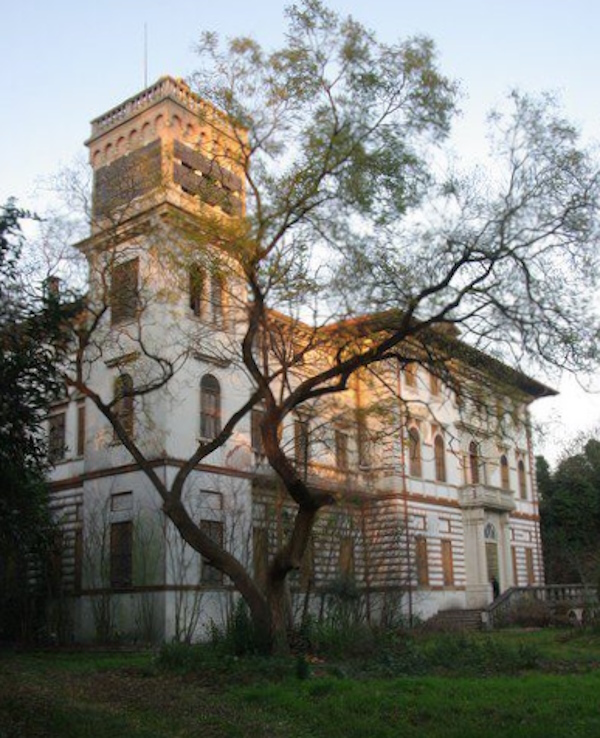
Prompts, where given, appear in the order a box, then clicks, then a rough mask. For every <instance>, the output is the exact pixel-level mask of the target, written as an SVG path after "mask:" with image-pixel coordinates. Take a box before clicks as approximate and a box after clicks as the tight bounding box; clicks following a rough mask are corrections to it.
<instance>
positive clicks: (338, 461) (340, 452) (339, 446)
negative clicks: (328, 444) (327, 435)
mask: <svg viewBox="0 0 600 738" xmlns="http://www.w3.org/2000/svg"><path fill="white" fill-rule="evenodd" d="M335 465H336V467H337V468H338V469H341V470H342V471H343V470H346V469H347V468H348V435H347V434H346V433H344V431H341V430H338V429H337V428H336V430H335Z"/></svg>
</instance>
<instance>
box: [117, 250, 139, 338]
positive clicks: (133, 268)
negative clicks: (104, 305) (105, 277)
mask: <svg viewBox="0 0 600 738" xmlns="http://www.w3.org/2000/svg"><path fill="white" fill-rule="evenodd" d="M138 273H139V259H137V258H136V259H130V260H129V261H124V262H122V263H121V264H116V265H115V266H114V267H113V268H112V274H111V281H110V308H111V322H112V324H113V325H115V324H117V323H123V322H125V321H127V320H133V319H134V318H135V317H136V315H137V309H138Z"/></svg>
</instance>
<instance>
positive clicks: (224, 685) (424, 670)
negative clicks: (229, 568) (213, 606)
mask: <svg viewBox="0 0 600 738" xmlns="http://www.w3.org/2000/svg"><path fill="white" fill-rule="evenodd" d="M395 647H396V649H397V652H396V655H395V657H394V658H395V659H396V661H394V659H392V660H391V663H392V667H393V668H391V669H390V672H391V673H392V674H393V672H394V669H398V668H401V667H402V668H403V667H406V665H407V664H408V666H409V667H410V668H412V666H411V664H412V665H413V666H414V664H415V663H416V664H417V667H418V668H417V669H416V671H414V672H413V673H412V675H410V676H396V675H394V676H390V677H389V678H381V676H380V672H381V663H382V662H381V659H382V656H381V653H379V652H377V650H375V652H374V656H373V659H372V662H373V663H371V664H370V665H369V662H368V660H367V659H365V658H364V657H361V658H358V659H356V658H353V659H350V660H347V661H343V660H339V659H336V660H335V661H329V660H327V659H326V660H325V661H324V662H321V661H319V662H317V663H310V664H309V667H308V669H302V670H299V669H298V659H296V658H293V657H290V658H288V659H276V660H270V659H264V658H258V657H254V658H241V659H237V658H234V657H231V656H230V657H227V656H225V655H223V654H219V655H218V656H217V657H215V653H214V651H211V650H210V649H206V648H205V649H202V648H199V649H192V650H191V651H189V650H186V649H173V650H171V651H168V650H167V651H168V652H169V653H170V659H171V661H170V662H169V659H166V660H165V658H164V656H163V658H162V659H161V660H160V661H159V660H157V658H156V656H155V655H153V654H152V653H150V652H148V653H118V654H114V653H112V654H111V653H106V654H103V653H86V652H80V653H65V652H56V653H51V652H45V653H26V654H13V653H0V738H38V737H39V738H42V737H43V738H55V737H56V738H58V736H60V737H61V738H71V737H77V738H80V737H83V738H85V737H86V736H90V738H91V737H92V736H93V737H94V738H109V737H110V738H113V737H114V738H123V737H124V736H127V737H129V736H131V737H132V738H146V737H148V738H150V736H152V737H153V738H162V737H164V738H171V737H172V738H175V737H177V738H186V737H187V736H202V738H217V737H221V736H223V737H226V738H235V737H238V736H239V738H246V737H247V736H252V738H280V737H281V738H284V737H285V738H309V737H310V738H315V737H319V736H324V737H327V738H337V737H338V736H339V738H342V737H343V738H359V737H360V738H387V737H388V736H390V738H391V737H392V736H393V737H394V738H397V737H398V736H403V737H404V736H407V737H410V736H427V737H428V738H429V737H431V738H436V737H437V736H440V737H441V736H444V738H453V737H454V736H456V737H457V738H458V736H460V737H461V738H468V737H469V736H478V737H481V736H484V737H485V736H494V737H495V738H503V737H504V736H507V737H508V736H510V738H520V737H521V736H522V737H523V738H525V736H526V737H527V738H536V737H537V736H540V737H541V736H544V738H552V737H553V736H557V737H558V736H561V738H562V737H563V736H575V737H577V736H597V735H600V708H599V706H598V695H599V694H600V635H598V634H594V633H590V632H588V631H581V632H576V631H563V632H560V631H553V630H545V631H535V632H525V631H509V632H502V633H498V634H495V635H494V636H493V638H490V637H489V636H484V635H482V636H475V637H470V638H467V639H465V638H460V637H459V638H448V637H443V636H418V637H416V638H414V639H413V640H412V641H411V645H410V647H409V650H410V658H408V659H407V660H406V659H405V656H406V654H405V655H404V656H402V658H401V655H402V650H401V648H400V646H399V645H398V644H396V646H395ZM523 652H525V653H526V654H527V653H530V654H532V653H534V654H535V656H536V659H535V661H536V664H535V667H534V668H531V667H523V668H514V667H515V662H514V658H515V654H517V655H518V654H522V653H523ZM403 659H405V660H404V661H403ZM375 662H379V665H378V667H377V668H375ZM449 664H453V665H454V666H453V667H452V666H449ZM299 674H300V675H302V676H303V677H308V678H304V679H299V678H298V676H297V675H299ZM372 674H375V675H376V676H372ZM349 675H351V676H349Z"/></svg>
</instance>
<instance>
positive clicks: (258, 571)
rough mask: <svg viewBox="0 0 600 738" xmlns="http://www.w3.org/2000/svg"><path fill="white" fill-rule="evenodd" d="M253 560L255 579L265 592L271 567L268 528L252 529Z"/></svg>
mask: <svg viewBox="0 0 600 738" xmlns="http://www.w3.org/2000/svg"><path fill="white" fill-rule="evenodd" d="M252 558H253V563H254V578H255V579H256V581H257V583H258V586H259V587H260V588H261V589H262V590H263V591H265V590H266V587H267V571H268V567H269V532H268V530H267V529H266V528H253V529H252Z"/></svg>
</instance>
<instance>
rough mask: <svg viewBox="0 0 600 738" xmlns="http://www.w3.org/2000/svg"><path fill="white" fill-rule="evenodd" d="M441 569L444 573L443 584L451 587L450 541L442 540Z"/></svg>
mask: <svg viewBox="0 0 600 738" xmlns="http://www.w3.org/2000/svg"><path fill="white" fill-rule="evenodd" d="M442 570H443V573H444V586H445V587H452V586H453V584H454V561H453V557H452V541H442Z"/></svg>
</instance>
